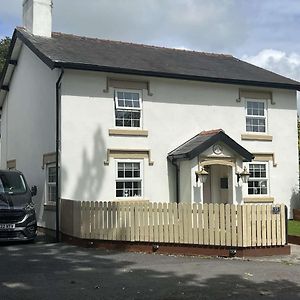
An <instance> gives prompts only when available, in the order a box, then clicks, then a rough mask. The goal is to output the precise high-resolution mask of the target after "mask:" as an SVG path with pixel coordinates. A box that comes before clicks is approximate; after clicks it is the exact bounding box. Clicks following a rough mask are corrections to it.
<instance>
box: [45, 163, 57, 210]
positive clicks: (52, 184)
mask: <svg viewBox="0 0 300 300" xmlns="http://www.w3.org/2000/svg"><path fill="white" fill-rule="evenodd" d="M55 167H56V165H55V164H47V165H46V182H45V185H46V189H45V192H46V195H45V199H46V204H52V205H56V202H55V201H50V200H49V186H54V187H55V186H56V182H54V183H53V182H49V169H50V168H55Z"/></svg>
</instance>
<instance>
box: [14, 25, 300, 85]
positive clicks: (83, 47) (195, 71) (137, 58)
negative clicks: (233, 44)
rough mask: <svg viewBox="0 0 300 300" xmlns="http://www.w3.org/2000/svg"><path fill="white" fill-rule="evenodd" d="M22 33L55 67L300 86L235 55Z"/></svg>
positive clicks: (16, 34)
mask: <svg viewBox="0 0 300 300" xmlns="http://www.w3.org/2000/svg"><path fill="white" fill-rule="evenodd" d="M16 38H19V39H20V40H22V41H23V42H24V43H25V44H26V45H27V46H28V47H29V48H31V49H32V50H33V51H34V52H35V53H36V54H37V55H38V56H39V57H40V58H41V59H42V60H43V61H44V62H45V63H46V64H47V65H48V66H49V67H50V68H52V69H53V68H57V67H64V68H72V69H83V70H99V71H107V72H115V73H126V74H136V75H146V76H158V77H166V78H180V79H189V80H200V81H207V82H221V83H231V84H244V85H252V86H265V87H277V88H285V89H293V90H297V89H298V90H300V83H299V82H297V81H294V80H291V79H289V78H286V77H283V76H280V75H278V74H275V73H273V72H270V71H267V70H265V69H262V68H259V67H256V66H254V65H251V64H249V63H246V62H244V61H241V60H239V59H237V58H235V57H233V56H230V55H223V54H209V53H202V52H195V51H185V50H178V49H169V48H163V47H154V46H146V45H141V44H132V43H124V42H117V41H109V40H101V39H95V38H87V37H80V36H75V35H69V34H63V33H56V32H54V33H52V38H45V37H38V36H34V35H32V34H29V33H28V32H27V31H26V30H25V29H23V28H17V29H16V30H15V32H14V36H13V40H14V39H16Z"/></svg>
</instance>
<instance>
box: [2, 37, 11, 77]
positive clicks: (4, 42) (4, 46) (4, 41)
mask: <svg viewBox="0 0 300 300" xmlns="http://www.w3.org/2000/svg"><path fill="white" fill-rule="evenodd" d="M10 42H11V39H10V38H9V37H5V38H4V39H2V40H0V75H1V72H2V69H3V67H4V64H5V61H6V58H7V55H8V49H9V45H10ZM0 77H1V76H0Z"/></svg>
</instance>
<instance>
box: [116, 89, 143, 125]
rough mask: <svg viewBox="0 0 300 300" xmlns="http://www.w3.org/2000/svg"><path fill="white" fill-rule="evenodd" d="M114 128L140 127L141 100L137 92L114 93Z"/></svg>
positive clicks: (117, 91) (119, 91)
mask: <svg viewBox="0 0 300 300" xmlns="http://www.w3.org/2000/svg"><path fill="white" fill-rule="evenodd" d="M115 108H116V109H115V126H117V127H138V128H139V127H141V123H142V98H141V92H139V91H125V90H122V91H121V90H116V91H115Z"/></svg>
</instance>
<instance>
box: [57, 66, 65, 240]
mask: <svg viewBox="0 0 300 300" xmlns="http://www.w3.org/2000/svg"><path fill="white" fill-rule="evenodd" d="M63 75H64V69H63V68H62V69H61V72H60V76H59V78H58V80H57V81H56V150H55V151H56V152H55V168H56V174H55V175H56V183H55V184H56V187H55V200H56V226H55V227H56V230H55V232H56V242H59V233H60V231H59V228H60V224H59V223H60V222H59V217H60V216H59V208H60V203H59V200H60V195H59V192H60V171H59V160H60V104H61V102H60V89H61V81H62V78H63Z"/></svg>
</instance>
